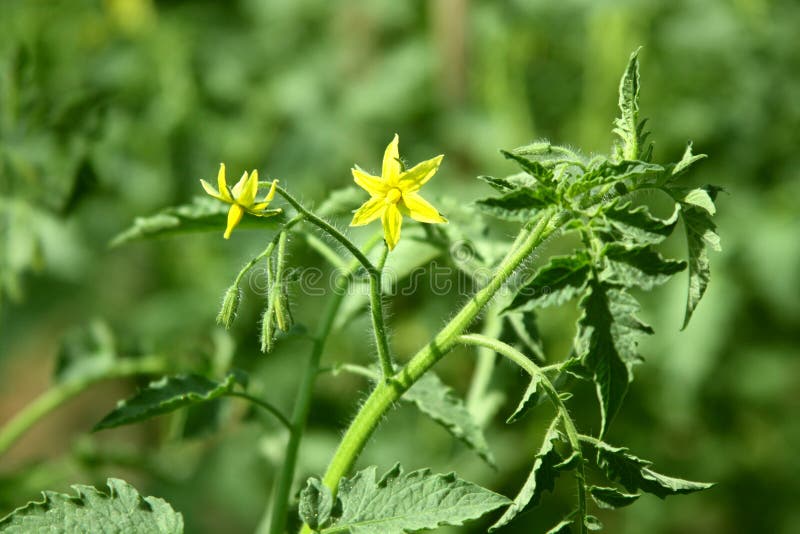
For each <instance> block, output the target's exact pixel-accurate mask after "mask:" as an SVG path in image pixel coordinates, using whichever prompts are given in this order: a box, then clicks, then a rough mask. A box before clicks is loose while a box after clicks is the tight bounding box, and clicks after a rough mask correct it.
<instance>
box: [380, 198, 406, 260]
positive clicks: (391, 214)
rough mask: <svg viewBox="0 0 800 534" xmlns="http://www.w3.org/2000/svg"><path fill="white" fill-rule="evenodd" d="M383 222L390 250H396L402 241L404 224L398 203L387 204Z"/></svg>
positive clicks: (385, 237) (384, 236) (384, 235)
mask: <svg viewBox="0 0 800 534" xmlns="http://www.w3.org/2000/svg"><path fill="white" fill-rule="evenodd" d="M381 222H382V223H383V238H384V239H385V240H386V245H388V247H389V250H394V247H396V246H397V243H398V242H399V241H400V227H401V226H402V224H403V216H402V215H401V214H400V210H398V209H397V204H387V205H386V209H385V210H384V211H383V215H382V217H381Z"/></svg>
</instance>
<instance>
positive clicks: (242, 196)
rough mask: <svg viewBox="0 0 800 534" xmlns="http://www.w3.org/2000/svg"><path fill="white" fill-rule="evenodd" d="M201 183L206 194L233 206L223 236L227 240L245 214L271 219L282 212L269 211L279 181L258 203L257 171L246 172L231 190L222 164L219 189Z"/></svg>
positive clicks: (218, 178)
mask: <svg viewBox="0 0 800 534" xmlns="http://www.w3.org/2000/svg"><path fill="white" fill-rule="evenodd" d="M200 183H201V184H202V185H203V189H205V190H206V193H208V194H209V195H211V196H212V197H214V198H216V199H217V200H221V201H222V202H225V203H226V204H230V205H231V208H230V209H229V210H228V227H227V228H225V234H224V235H223V237H224V238H225V239H228V238H230V236H231V232H233V229H234V228H236V225H237V224H239V221H241V220H242V217H243V216H244V214H245V212H247V213H249V214H251V215H255V216H257V217H271V216H273V215H277V214H278V213H280V212H281V210H280V208H278V209H273V210H268V209H267V207H268V206H269V203H270V202H272V199H273V198H275V187H277V185H278V180H273V181H272V187H270V188H269V193H267V196H266V197H264V200H262V201H261V202H256V195H257V194H258V171H257V170H253V172H251V173H250V174H248V173H247V171H245V172H244V174H242V177H241V178H239V181H238V182H236V185H234V186H233V188H229V187H228V183H227V181H226V180H225V164H224V163H220V164H219V173H218V174H217V187H218V188H219V189H218V190H216V189H214V187H213V186H212V185H211V184H209V183H208V182H206V181H205V180H200Z"/></svg>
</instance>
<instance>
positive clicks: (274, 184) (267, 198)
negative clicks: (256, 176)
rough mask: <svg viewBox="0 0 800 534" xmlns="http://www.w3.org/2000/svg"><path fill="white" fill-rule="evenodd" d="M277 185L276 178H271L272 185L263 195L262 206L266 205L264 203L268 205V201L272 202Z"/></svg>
mask: <svg viewBox="0 0 800 534" xmlns="http://www.w3.org/2000/svg"><path fill="white" fill-rule="evenodd" d="M257 182H258V180H256V183H257ZM277 187H278V180H272V185H271V186H270V188H269V192H268V193H267V196H265V197H264V200H263V201H262V203H263V204H265V206H264V207H266V205H269V203H270V202H272V199H273V198H275V190H276V189H277ZM261 209H264V208H261Z"/></svg>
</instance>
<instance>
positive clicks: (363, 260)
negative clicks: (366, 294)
mask: <svg viewBox="0 0 800 534" xmlns="http://www.w3.org/2000/svg"><path fill="white" fill-rule="evenodd" d="M277 191H278V193H280V195H281V196H282V197H283V198H285V199H286V201H287V202H288V203H289V204H291V205H292V207H293V208H294V209H296V210H297V211H298V212H299V213H301V214H302V215H303V216H304V217H305V219H306V220H308V222H310V223H312V224H314V225H316V226H318V227H319V228H320V229H322V230H323V231H325V233H327V234H328V235H330V236H331V237H332V238H334V239H335V240H337V241H338V242H339V243H341V244H342V245H343V246H344V247H345V248H346V249H347V250H349V251H350V253H351V254H352V255H353V256H354V257H355V258H356V259H357V260H358V262H359V263H360V264H361V265H363V266H364V268H365V269H366V270H367V272H369V273H372V272H373V271H375V266H374V265H372V262H370V261H369V260H368V259H367V257H366V256H365V255H364V253H362V252H361V251H360V250H359V249H358V247H357V246H356V245H355V244H354V243H353V242H352V241H350V240H349V239H348V238H347V237H346V236H345V235H344V234H343V233H341V232H340V231H339V230H337V229H336V227H334V226H333V225H332V224H331V223H329V222H328V221H326V220H325V219H322V218H321V217H318V216H317V215H315V214H314V213H312V212H311V211H309V210H308V209H306V207H305V206H303V205H302V204H300V202H299V201H298V200H297V199H296V198H294V197H293V196H292V195H291V194H289V192H288V191H286V190H285V189H284V188H282V187H281V186H277Z"/></svg>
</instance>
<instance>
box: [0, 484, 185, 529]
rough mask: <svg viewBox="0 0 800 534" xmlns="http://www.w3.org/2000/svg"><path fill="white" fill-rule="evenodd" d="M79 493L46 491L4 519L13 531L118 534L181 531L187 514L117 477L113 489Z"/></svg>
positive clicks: (3, 525)
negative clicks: (141, 493)
mask: <svg viewBox="0 0 800 534" xmlns="http://www.w3.org/2000/svg"><path fill="white" fill-rule="evenodd" d="M72 488H73V489H74V490H75V492H76V494H77V495H67V494H64V493H56V492H52V491H45V492H43V495H44V500H43V501H41V502H31V503H29V504H27V505H26V506H23V507H22V508H17V509H16V510H14V511H13V512H12V513H11V514H9V515H8V516H6V517H5V518H3V519H2V520H0V530H2V531H3V532H7V533H9V534H16V533H18V534H28V533H31V532H64V533H65V534H78V533H81V532H108V533H114V534H157V533H160V534H180V533H182V532H183V516H182V515H181V514H180V513H178V512H176V511H175V510H173V509H172V507H171V506H170V505H169V504H168V503H167V502H166V501H164V500H162V499H159V498H157V497H142V496H141V495H140V494H139V493H138V492H137V491H136V489H135V488H134V487H133V486H131V485H130V484H128V483H127V482H125V481H124V480H119V479H116V478H109V479H108V489H109V492H108V493H107V494H106V493H103V492H101V491H98V490H97V489H95V488H93V487H92V486H82V485H75V486H72Z"/></svg>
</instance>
